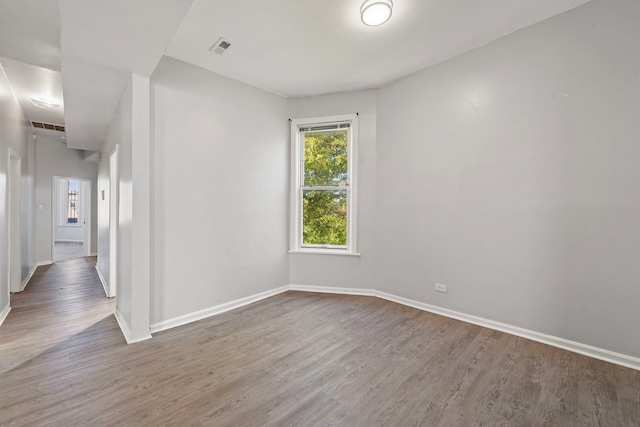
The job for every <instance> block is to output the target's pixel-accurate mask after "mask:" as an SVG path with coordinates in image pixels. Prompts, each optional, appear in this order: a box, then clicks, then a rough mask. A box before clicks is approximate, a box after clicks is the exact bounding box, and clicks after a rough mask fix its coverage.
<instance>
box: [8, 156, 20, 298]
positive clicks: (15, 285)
mask: <svg viewBox="0 0 640 427" xmlns="http://www.w3.org/2000/svg"><path fill="white" fill-rule="evenodd" d="M7 178H8V186H7V189H8V196H9V197H8V198H7V201H8V205H7V214H8V222H7V226H8V227H7V243H8V245H7V250H8V252H7V262H8V264H7V267H8V268H7V274H8V277H7V280H8V283H9V292H10V293H11V292H22V290H23V289H22V224H21V215H20V210H21V209H20V208H21V206H22V194H21V190H22V182H21V180H22V159H21V158H20V155H19V154H18V153H17V152H16V151H15V150H13V148H9V170H8V173H7Z"/></svg>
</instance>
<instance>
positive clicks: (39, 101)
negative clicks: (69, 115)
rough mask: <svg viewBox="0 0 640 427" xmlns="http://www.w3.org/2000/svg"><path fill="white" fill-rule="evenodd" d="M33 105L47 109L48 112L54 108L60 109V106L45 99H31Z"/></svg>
mask: <svg viewBox="0 0 640 427" xmlns="http://www.w3.org/2000/svg"><path fill="white" fill-rule="evenodd" d="M31 103H32V104H33V105H35V106H36V107H40V108H45V109H47V110H52V109H54V108H59V107H60V104H57V103H55V102H53V101H51V100H50V99H44V98H31Z"/></svg>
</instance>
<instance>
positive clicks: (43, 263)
mask: <svg viewBox="0 0 640 427" xmlns="http://www.w3.org/2000/svg"><path fill="white" fill-rule="evenodd" d="M51 264H53V261H51V260H49V261H39V262H38V263H36V267H42V266H44V265H51Z"/></svg>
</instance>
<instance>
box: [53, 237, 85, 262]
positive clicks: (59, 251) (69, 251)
mask: <svg viewBox="0 0 640 427" xmlns="http://www.w3.org/2000/svg"><path fill="white" fill-rule="evenodd" d="M82 257H84V243H82V242H55V243H54V244H53V254H52V258H51V259H52V260H53V261H54V262H60V261H69V260H72V259H78V258H82Z"/></svg>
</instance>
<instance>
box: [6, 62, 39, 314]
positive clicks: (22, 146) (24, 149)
mask: <svg viewBox="0 0 640 427" xmlns="http://www.w3.org/2000/svg"><path fill="white" fill-rule="evenodd" d="M28 130H29V128H28V123H27V122H26V119H25V117H24V114H23V112H22V110H21V109H20V106H19V105H18V103H17V102H16V101H15V99H14V97H13V94H12V92H11V88H10V86H9V82H8V80H7V77H6V75H5V73H4V69H2V66H1V65H0V316H2V314H3V313H6V311H5V310H7V309H8V306H9V282H8V277H7V269H8V264H7V260H8V255H9V254H8V212H7V204H8V192H7V190H8V187H7V185H8V181H7V178H8V176H7V173H8V170H9V148H11V149H13V150H14V151H15V152H16V153H17V154H18V155H19V156H20V159H21V172H22V177H21V184H19V185H21V206H20V210H21V223H20V228H21V229H20V230H14V231H18V232H19V233H20V237H21V251H22V253H21V255H22V256H21V264H22V265H21V276H22V279H23V280H25V279H26V278H27V277H28V276H29V274H30V273H31V271H33V269H34V268H35V257H34V242H33V238H32V236H33V227H34V213H33V174H34V168H33V156H32V154H33V141H32V140H30V137H29V132H28ZM1 321H2V318H1V317H0V322H1Z"/></svg>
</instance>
